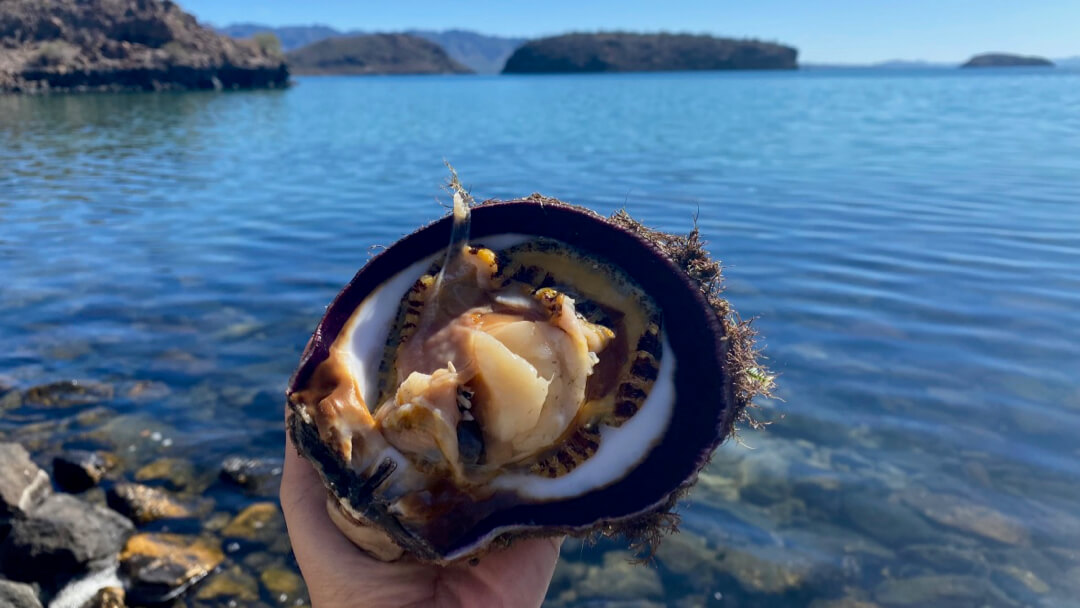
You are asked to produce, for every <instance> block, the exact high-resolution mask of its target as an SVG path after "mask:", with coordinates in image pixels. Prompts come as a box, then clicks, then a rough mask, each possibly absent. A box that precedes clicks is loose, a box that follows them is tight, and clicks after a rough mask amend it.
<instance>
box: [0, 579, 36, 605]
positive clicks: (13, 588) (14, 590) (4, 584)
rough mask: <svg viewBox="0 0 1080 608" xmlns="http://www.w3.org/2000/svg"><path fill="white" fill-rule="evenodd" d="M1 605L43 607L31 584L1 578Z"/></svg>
mask: <svg viewBox="0 0 1080 608" xmlns="http://www.w3.org/2000/svg"><path fill="white" fill-rule="evenodd" d="M0 606H2V607H3V608H41V601H40V600H39V599H38V596H37V593H36V592H35V591H34V588H33V587H31V586H30V585H26V584H23V583H16V582H13V581H7V580H4V579H0Z"/></svg>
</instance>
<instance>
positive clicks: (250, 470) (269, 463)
mask: <svg viewBox="0 0 1080 608" xmlns="http://www.w3.org/2000/svg"><path fill="white" fill-rule="evenodd" d="M218 476H219V478H220V479H221V481H223V482H225V483H227V484H230V485H234V486H239V487H241V488H244V489H245V490H248V491H249V492H258V491H260V490H267V489H270V487H271V486H277V485H278V484H279V483H280V481H281V461H280V460H266V459H260V458H244V457H242V456H230V457H228V458H226V459H225V460H224V461H223V462H222V463H221V472H220V473H219V475H218Z"/></svg>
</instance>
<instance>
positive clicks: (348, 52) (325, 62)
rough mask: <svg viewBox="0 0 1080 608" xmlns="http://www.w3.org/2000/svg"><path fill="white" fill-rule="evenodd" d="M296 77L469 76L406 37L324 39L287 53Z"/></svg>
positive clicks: (438, 50) (442, 54)
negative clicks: (305, 75)
mask: <svg viewBox="0 0 1080 608" xmlns="http://www.w3.org/2000/svg"><path fill="white" fill-rule="evenodd" d="M286 58H287V60H288V62H289V66H290V67H291V68H292V70H293V71H294V72H295V73H297V74H354V75H356V74H370V75H376V74H470V73H472V70H470V69H469V68H467V67H465V66H464V65H462V64H460V63H458V62H457V61H454V60H453V59H451V58H450V56H449V55H447V54H446V51H445V50H443V48H442V47H441V46H439V45H437V44H435V43H434V42H431V41H430V40H425V39H423V38H420V37H418V36H410V35H408V34H366V35H361V36H343V37H336V38H327V39H326V40H320V41H319V42H316V43H314V44H309V45H307V46H305V47H301V48H299V49H296V50H295V51H290V52H289V53H288V54H287V55H286Z"/></svg>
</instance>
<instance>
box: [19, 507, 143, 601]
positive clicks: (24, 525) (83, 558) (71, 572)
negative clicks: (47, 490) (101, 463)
mask: <svg viewBox="0 0 1080 608" xmlns="http://www.w3.org/2000/svg"><path fill="white" fill-rule="evenodd" d="M131 531H132V525H131V522H129V521H128V520H126V519H124V518H123V517H122V516H121V515H120V514H118V513H116V512H114V511H112V510H110V509H107V508H105V507H102V506H99V505H92V504H89V503H87V502H85V501H82V500H79V499H78V498H75V497H74V496H69V495H67V494H54V495H52V496H50V497H49V498H48V499H46V500H45V502H44V503H42V505H41V506H40V507H38V508H37V509H35V510H34V511H33V512H32V513H31V514H30V515H29V516H28V517H25V518H20V519H17V520H15V521H14V522H12V525H11V532H10V533H9V534H8V537H7V539H5V540H4V542H3V544H0V566H2V567H3V571H4V573H5V574H7V575H8V576H11V577H12V578H15V579H18V580H22V581H35V582H40V583H42V584H45V585H52V584H55V583H57V582H62V581H66V580H68V579H70V578H71V577H73V576H75V575H77V574H80V573H83V572H87V571H89V570H90V568H91V567H92V566H93V565H94V564H96V563H98V562H101V561H102V560H106V559H109V558H111V557H113V556H115V555H116V554H117V553H118V552H119V551H120V547H121V546H123V544H124V540H125V539H126V538H127V537H128V535H129V534H130V533H131Z"/></svg>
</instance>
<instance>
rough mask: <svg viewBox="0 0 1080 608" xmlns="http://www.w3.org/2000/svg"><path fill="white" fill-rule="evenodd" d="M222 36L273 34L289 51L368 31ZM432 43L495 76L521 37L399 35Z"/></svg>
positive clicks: (246, 32) (303, 29) (241, 30)
mask: <svg viewBox="0 0 1080 608" xmlns="http://www.w3.org/2000/svg"><path fill="white" fill-rule="evenodd" d="M218 31H219V32H221V33H222V34H226V35H228V36H232V37H233V38H251V37H252V36H254V35H256V34H260V33H264V32H269V33H272V34H274V35H275V36H277V37H278V39H279V40H281V48H283V49H285V50H286V51H292V50H295V49H298V48H300V47H304V46H307V45H309V44H312V43H315V42H318V41H320V40H325V39H327V38H335V37H340V36H362V35H364V34H370V33H372V32H364V31H360V30H349V31H342V30H338V29H335V28H332V27H330V26H328V25H286V26H282V27H271V26H269V25H263V24H259V23H234V24H231V25H226V26H224V27H220V28H218ZM402 33H404V34H408V35H410V36H417V37H419V38H424V39H427V40H430V41H432V42H434V43H435V44H437V45H439V46H441V47H442V48H443V50H445V51H446V54H447V55H450V57H451V58H452V59H453V60H454V61H457V62H458V63H460V64H462V65H464V66H465V67H467V68H469V69H470V70H472V71H474V72H478V73H480V74H498V73H499V71H501V70H502V68H503V65H504V64H505V63H506V59H507V57H509V56H510V54H511V53H513V52H514V49H516V48H517V47H519V46H521V45H522V44H524V42H525V39H524V38H510V37H506V36H489V35H487V34H481V33H479V32H473V31H469V30H457V29H453V30H406V31H405V32H402Z"/></svg>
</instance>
